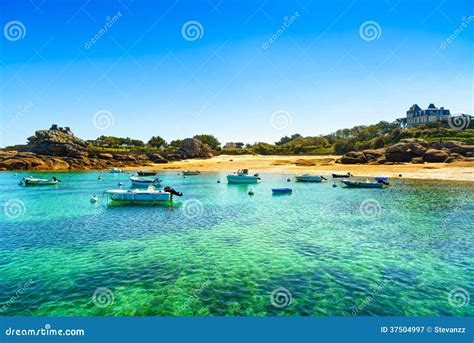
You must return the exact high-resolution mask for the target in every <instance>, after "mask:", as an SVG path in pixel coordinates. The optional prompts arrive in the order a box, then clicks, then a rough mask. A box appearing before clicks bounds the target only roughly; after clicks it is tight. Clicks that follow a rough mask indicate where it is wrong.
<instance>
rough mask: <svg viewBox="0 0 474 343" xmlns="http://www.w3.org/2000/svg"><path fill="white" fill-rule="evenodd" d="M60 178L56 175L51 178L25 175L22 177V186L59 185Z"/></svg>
mask: <svg viewBox="0 0 474 343" xmlns="http://www.w3.org/2000/svg"><path fill="white" fill-rule="evenodd" d="M58 183H59V180H58V179H56V178H55V177H54V176H53V177H52V178H51V179H38V178H34V177H24V178H23V179H21V181H20V183H19V185H20V186H52V185H57V184H58Z"/></svg>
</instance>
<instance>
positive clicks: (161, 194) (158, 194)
mask: <svg viewBox="0 0 474 343" xmlns="http://www.w3.org/2000/svg"><path fill="white" fill-rule="evenodd" d="M104 195H105V196H107V198H108V199H110V200H112V201H119V202H132V203H133V202H136V203H152V202H163V201H173V196H174V195H177V196H182V195H183V193H181V192H177V191H175V190H174V189H173V188H171V187H165V189H164V190H157V189H155V188H154V187H152V186H150V187H148V189H146V190H145V189H111V190H106V191H105V192H104Z"/></svg>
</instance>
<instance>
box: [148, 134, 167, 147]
mask: <svg viewBox="0 0 474 343" xmlns="http://www.w3.org/2000/svg"><path fill="white" fill-rule="evenodd" d="M147 144H148V145H149V146H152V147H154V148H161V147H164V146H166V141H165V140H164V139H163V138H161V137H160V136H153V137H151V138H150V140H149V141H148V143H147Z"/></svg>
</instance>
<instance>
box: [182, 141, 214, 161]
mask: <svg viewBox="0 0 474 343" xmlns="http://www.w3.org/2000/svg"><path fill="white" fill-rule="evenodd" d="M179 153H180V154H181V155H182V156H184V157H185V158H196V157H201V158H210V157H212V151H211V149H210V148H209V147H208V146H207V145H205V144H203V143H202V142H201V141H200V140H198V139H195V138H186V139H183V141H182V142H181V146H180V147H179Z"/></svg>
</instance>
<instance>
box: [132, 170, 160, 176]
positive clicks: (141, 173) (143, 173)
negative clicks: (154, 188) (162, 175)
mask: <svg viewBox="0 0 474 343" xmlns="http://www.w3.org/2000/svg"><path fill="white" fill-rule="evenodd" d="M137 175H138V176H155V175H156V171H153V170H139V171H137Z"/></svg>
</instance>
